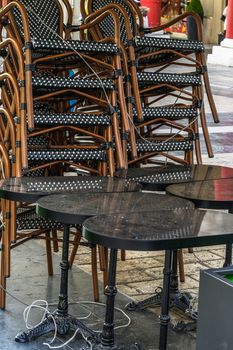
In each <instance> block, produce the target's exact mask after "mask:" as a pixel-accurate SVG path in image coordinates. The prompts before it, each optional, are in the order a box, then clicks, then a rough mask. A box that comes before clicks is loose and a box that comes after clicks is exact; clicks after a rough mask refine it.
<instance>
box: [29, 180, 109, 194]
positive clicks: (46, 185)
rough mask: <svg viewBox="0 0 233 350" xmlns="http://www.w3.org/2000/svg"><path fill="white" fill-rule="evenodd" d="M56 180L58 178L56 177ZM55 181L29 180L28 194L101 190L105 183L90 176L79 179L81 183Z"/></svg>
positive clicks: (75, 181)
mask: <svg viewBox="0 0 233 350" xmlns="http://www.w3.org/2000/svg"><path fill="white" fill-rule="evenodd" d="M55 178H56V177H55ZM67 180H68V179H67V177H66V181H63V179H60V181H54V177H53V178H49V177H47V178H44V179H43V180H42V181H41V180H40V179H39V178H38V179H37V180H36V181H33V180H31V179H28V181H27V184H26V186H27V189H28V192H45V193H55V192H57V193H62V192H66V191H70V192H74V191H83V192H85V191H89V190H97V189H98V190H101V189H103V183H104V182H105V181H104V180H103V178H100V177H97V176H96V178H92V179H91V178H90V177H89V176H83V177H82V178H79V181H77V180H74V179H72V178H71V179H70V180H69V181H67Z"/></svg>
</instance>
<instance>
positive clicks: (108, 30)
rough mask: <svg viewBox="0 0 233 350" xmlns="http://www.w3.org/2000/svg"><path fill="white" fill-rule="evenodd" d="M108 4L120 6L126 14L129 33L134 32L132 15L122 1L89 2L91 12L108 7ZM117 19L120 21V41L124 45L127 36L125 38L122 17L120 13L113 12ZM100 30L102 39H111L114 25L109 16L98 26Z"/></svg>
mask: <svg viewBox="0 0 233 350" xmlns="http://www.w3.org/2000/svg"><path fill="white" fill-rule="evenodd" d="M110 4H117V5H120V6H122V7H123V8H124V9H125V10H126V12H127V14H128V19H129V22H130V27H131V32H132V33H134V32H135V28H133V26H134V19H133V13H132V10H131V8H130V7H129V6H128V5H127V4H126V2H125V1H122V0H101V1H100V0H91V5H92V12H95V11H97V10H100V9H101V8H103V7H104V6H107V5H110ZM115 11H116V13H117V15H118V18H119V20H120V36H121V41H122V42H123V43H124V44H126V43H127V36H126V31H125V24H124V17H123V16H122V14H121V13H120V11H118V10H115ZM99 28H100V30H101V31H102V35H103V36H104V37H112V36H113V34H114V23H113V19H112V17H111V16H107V17H106V18H105V19H104V20H103V21H102V22H101V24H100V25H99Z"/></svg>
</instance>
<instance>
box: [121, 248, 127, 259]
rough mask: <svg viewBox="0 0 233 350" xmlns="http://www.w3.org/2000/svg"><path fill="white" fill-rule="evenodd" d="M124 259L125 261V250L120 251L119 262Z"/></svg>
mask: <svg viewBox="0 0 233 350" xmlns="http://www.w3.org/2000/svg"><path fill="white" fill-rule="evenodd" d="M125 259H126V252H125V250H123V249H122V250H121V261H125Z"/></svg>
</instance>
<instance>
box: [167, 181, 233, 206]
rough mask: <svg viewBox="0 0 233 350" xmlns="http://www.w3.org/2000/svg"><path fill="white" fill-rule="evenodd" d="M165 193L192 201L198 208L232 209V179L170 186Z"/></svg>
mask: <svg viewBox="0 0 233 350" xmlns="http://www.w3.org/2000/svg"><path fill="white" fill-rule="evenodd" d="M166 191H167V192H168V193H170V194H172V195H174V196H178V197H181V198H186V199H189V200H192V201H193V202H194V203H195V204H196V206H198V207H202V208H209V209H211V208H212V209H228V210H231V209H233V179H220V180H208V181H200V182H195V183H193V182H188V183H185V184H177V185H171V186H168V187H167V188H166Z"/></svg>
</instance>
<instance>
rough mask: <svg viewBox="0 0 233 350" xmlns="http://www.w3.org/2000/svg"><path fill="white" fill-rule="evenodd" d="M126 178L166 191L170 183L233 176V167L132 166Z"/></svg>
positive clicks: (144, 185)
mask: <svg viewBox="0 0 233 350" xmlns="http://www.w3.org/2000/svg"><path fill="white" fill-rule="evenodd" d="M125 175H126V178H127V179H129V180H132V181H137V182H139V183H141V184H142V186H143V188H144V189H147V190H150V191H164V190H165V188H166V187H167V186H168V185H172V184H175V183H183V182H189V181H203V180H215V179H221V178H233V168H229V167H225V166H218V165H176V164H174V165H170V164H169V165H166V166H165V165H164V166H154V167H143V168H130V169H128V170H127V172H126V174H125Z"/></svg>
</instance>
